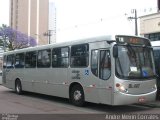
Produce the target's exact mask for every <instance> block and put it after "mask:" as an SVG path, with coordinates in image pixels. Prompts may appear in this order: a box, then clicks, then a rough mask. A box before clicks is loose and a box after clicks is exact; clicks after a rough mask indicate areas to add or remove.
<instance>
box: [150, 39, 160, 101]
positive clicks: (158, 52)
mask: <svg viewBox="0 0 160 120" xmlns="http://www.w3.org/2000/svg"><path fill="white" fill-rule="evenodd" d="M151 44H152V47H153V53H154V61H155V69H156V74H157V99H160V40H159V41H152V42H151Z"/></svg>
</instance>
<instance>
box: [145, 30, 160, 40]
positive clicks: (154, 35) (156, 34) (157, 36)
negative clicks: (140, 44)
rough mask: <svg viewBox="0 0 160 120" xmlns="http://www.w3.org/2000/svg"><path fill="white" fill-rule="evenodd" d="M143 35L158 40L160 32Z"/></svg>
mask: <svg viewBox="0 0 160 120" xmlns="http://www.w3.org/2000/svg"><path fill="white" fill-rule="evenodd" d="M144 37H146V38H148V39H150V40H151V41H158V40H160V32H159V33H151V34H145V35H144Z"/></svg>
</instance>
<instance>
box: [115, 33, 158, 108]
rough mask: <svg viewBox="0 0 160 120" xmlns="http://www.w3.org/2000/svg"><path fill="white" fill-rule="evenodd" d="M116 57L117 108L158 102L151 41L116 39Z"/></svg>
mask: <svg viewBox="0 0 160 120" xmlns="http://www.w3.org/2000/svg"><path fill="white" fill-rule="evenodd" d="M113 57H114V58H115V82H114V96H113V97H114V100H113V105H122V104H132V103H144V102H149V101H154V100H155V98H156V92H157V86H156V77H155V69H154V68H155V66H154V60H153V50H152V48H151V44H150V42H149V40H148V39H145V38H139V37H131V36H116V44H115V45H114V47H113Z"/></svg>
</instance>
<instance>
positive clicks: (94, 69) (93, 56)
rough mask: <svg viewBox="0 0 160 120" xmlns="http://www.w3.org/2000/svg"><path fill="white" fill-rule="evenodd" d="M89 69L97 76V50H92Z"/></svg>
mask: <svg viewBox="0 0 160 120" xmlns="http://www.w3.org/2000/svg"><path fill="white" fill-rule="evenodd" d="M91 71H92V73H93V74H94V75H95V76H97V77H98V50H92V53H91Z"/></svg>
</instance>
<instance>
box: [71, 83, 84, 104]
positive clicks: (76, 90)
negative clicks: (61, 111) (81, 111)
mask: <svg viewBox="0 0 160 120" xmlns="http://www.w3.org/2000/svg"><path fill="white" fill-rule="evenodd" d="M70 101H71V103H72V104H73V105H75V106H79V107H80V106H83V105H84V103H85V100H84V91H83V88H82V87H81V86H80V85H74V86H73V87H72V88H71V91H70Z"/></svg>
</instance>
